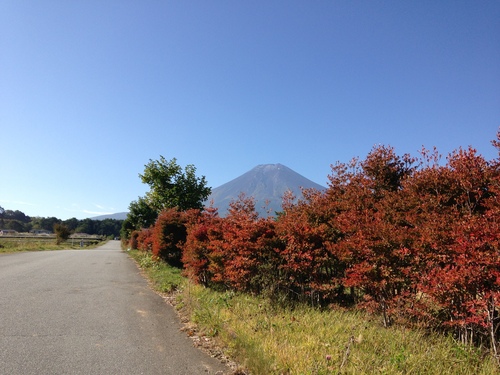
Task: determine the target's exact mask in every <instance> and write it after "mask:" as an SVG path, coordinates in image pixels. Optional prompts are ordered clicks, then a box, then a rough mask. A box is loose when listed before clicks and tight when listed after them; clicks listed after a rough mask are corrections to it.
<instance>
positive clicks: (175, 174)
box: [139, 156, 211, 212]
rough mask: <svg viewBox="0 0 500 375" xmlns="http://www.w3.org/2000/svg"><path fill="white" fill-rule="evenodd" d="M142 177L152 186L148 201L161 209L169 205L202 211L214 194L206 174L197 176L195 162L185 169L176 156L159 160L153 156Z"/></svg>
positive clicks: (183, 209)
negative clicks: (208, 184)
mask: <svg viewBox="0 0 500 375" xmlns="http://www.w3.org/2000/svg"><path fill="white" fill-rule="evenodd" d="M139 176H140V178H141V180H142V182H143V183H145V184H148V185H149V186H150V191H149V192H147V193H146V200H147V202H148V204H149V205H150V206H151V207H152V208H153V209H155V210H156V211H157V212H160V211H161V210H164V209H167V208H177V210H179V211H186V210H189V209H192V208H197V209H200V210H201V209H202V208H203V202H204V201H205V200H206V199H207V198H208V196H209V195H210V193H211V188H209V187H207V182H206V179H205V176H201V177H196V167H195V166H194V165H192V164H189V165H187V166H186V167H185V168H184V170H183V169H182V167H181V166H179V165H178V164H177V159H176V158H173V159H172V160H169V161H168V160H166V159H165V158H164V157H163V156H160V159H159V160H151V159H150V160H149V163H148V164H146V165H145V169H144V173H143V174H139Z"/></svg>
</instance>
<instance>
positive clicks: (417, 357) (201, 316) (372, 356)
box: [133, 252, 499, 375]
mask: <svg viewBox="0 0 500 375" xmlns="http://www.w3.org/2000/svg"><path fill="white" fill-rule="evenodd" d="M133 256H134V257H135V258H136V259H137V260H138V262H139V263H140V264H141V265H142V266H143V267H145V269H146V270H147V274H148V275H149V277H151V278H153V283H154V285H156V288H157V289H160V290H161V291H166V290H168V289H170V290H174V289H178V290H179V292H178V295H177V299H178V302H179V303H178V305H177V306H178V308H182V309H183V310H184V312H185V313H187V314H188V315H189V316H190V319H191V320H192V322H194V323H195V324H196V325H197V326H198V329H199V330H200V332H201V333H202V334H204V335H207V336H211V337H213V338H214V339H215V340H216V341H217V342H218V343H219V345H220V346H222V347H223V348H224V350H225V352H226V354H227V355H228V356H229V357H231V358H232V359H234V360H235V361H236V362H238V363H240V364H241V365H242V366H243V367H244V368H245V369H247V371H248V373H250V374H254V375H260V374H262V375H264V374H266V375H267V374H277V375H278V374H297V375H298V374H311V375H313V374H314V375H322V374H325V375H326V374H389V375H390V374H463V375H466V374H467V375H469V374H470V375H472V374H498V373H499V371H498V368H497V366H496V364H495V361H494V359H493V358H492V356H491V355H489V353H486V352H483V351H481V350H480V349H479V348H474V347H466V346H462V345H461V344H459V343H457V342H455V341H454V340H453V339H452V338H450V337H444V336H442V335H438V334H432V333H425V332H422V331H415V330H408V329H404V328H400V327H391V328H384V327H383V325H382V322H381V319H379V318H378V317H374V316H370V315H366V314H364V313H361V312H359V311H347V310H340V309H338V310H337V309H332V310H328V311H321V310H319V309H314V308H311V307H307V306H303V305H302V306H295V307H283V306H279V305H277V304H275V303H273V302H272V301H270V300H269V299H265V298H262V297H258V296H250V295H246V294H238V293H234V292H217V291H213V290H210V289H207V288H204V287H201V286H199V285H194V284H193V283H191V282H190V281H188V280H186V279H183V278H182V277H181V276H180V272H179V270H175V269H173V268H172V267H170V266H167V265H166V264H164V263H156V262H153V263H156V265H155V264H153V263H151V262H152V260H151V257H150V256H148V255H141V254H140V253H137V252H136V253H133ZM148 257H149V258H148ZM148 270H149V271H148ZM164 273H170V275H169V276H166V275H165V274H164ZM166 280H169V281H166ZM164 285H168V287H166V288H165V287H164Z"/></svg>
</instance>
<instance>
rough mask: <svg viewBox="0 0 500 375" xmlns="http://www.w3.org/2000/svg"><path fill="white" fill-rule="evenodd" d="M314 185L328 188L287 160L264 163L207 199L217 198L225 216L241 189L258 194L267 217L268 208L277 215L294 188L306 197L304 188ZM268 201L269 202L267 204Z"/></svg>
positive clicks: (262, 213)
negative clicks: (295, 169)
mask: <svg viewBox="0 0 500 375" xmlns="http://www.w3.org/2000/svg"><path fill="white" fill-rule="evenodd" d="M301 188H304V189H309V188H314V189H317V190H325V187H324V186H321V185H319V184H317V183H315V182H313V181H311V180H309V179H307V178H306V177H304V176H302V175H300V174H299V173H297V172H295V171H293V170H292V169H290V168H288V167H287V166H285V165H283V164H261V165H258V166H256V167H255V168H253V169H251V170H250V171H248V172H246V173H244V174H242V175H241V176H239V177H237V178H235V179H234V180H231V181H229V182H227V183H225V184H223V185H221V186H219V187H217V188H215V189H212V194H210V196H209V197H208V199H207V202H206V205H209V204H210V202H213V206H214V207H217V208H218V210H219V215H220V216H222V217H224V216H225V215H226V214H227V212H228V208H229V204H230V203H231V201H233V200H236V199H237V198H238V196H239V195H240V193H244V194H245V195H246V196H251V197H254V198H255V210H256V211H257V212H258V213H259V215H260V216H262V217H266V216H267V215H268V211H269V214H270V215H274V213H275V212H276V211H278V212H279V211H281V209H282V208H281V204H282V198H283V194H284V193H285V192H286V191H287V190H291V191H292V192H293V194H294V195H295V196H296V197H297V198H301V197H302V190H301ZM266 201H268V202H269V204H268V205H267V206H266Z"/></svg>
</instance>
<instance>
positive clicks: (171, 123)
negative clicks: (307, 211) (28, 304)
mask: <svg viewBox="0 0 500 375" xmlns="http://www.w3.org/2000/svg"><path fill="white" fill-rule="evenodd" d="M499 120H500V2H499V1H460V0H454V1H424V0H423V1H420V0H419V1H293V0H287V1H254V0H252V1H206V0H203V1H156V0H155V1H153V0H146V1H135V0H134V1H126V0H125V1H124V0H116V1H113V0H109V1H91V0H85V1H50V0H46V1H34V0H33V1H23V0H21V1H19V0H3V1H2V2H0V158H1V163H0V206H2V207H4V208H5V209H12V210H21V211H23V212H25V213H26V214H28V215H30V216H56V217H58V218H61V219H67V218H71V217H76V218H78V219H82V218H85V217H92V216H96V215H99V214H104V213H113V212H121V211H126V210H127V208H128V205H129V203H130V202H131V201H132V200H135V199H137V197H138V196H143V195H144V193H145V192H146V191H147V186H146V185H143V184H142V183H141V181H140V179H139V177H138V174H139V173H141V172H142V171H143V170H144V165H145V164H146V163H147V162H148V161H149V159H153V160H155V159H158V158H159V157H160V155H163V156H164V157H165V158H167V159H171V158H173V157H175V158H177V161H178V163H179V164H180V165H181V166H183V167H184V166H185V165H187V164H194V165H195V166H196V168H197V172H198V175H204V176H206V178H207V181H208V184H209V186H211V187H217V186H220V185H222V184H223V183H225V182H228V181H230V180H231V179H233V178H235V177H238V176H239V175H241V174H243V173H244V172H246V171H248V170H250V169H251V168H253V167H254V166H256V165H258V164H267V163H282V164H284V165H286V166H288V167H289V168H292V169H293V170H295V171H296V172H298V173H300V174H302V175H303V176H305V177H307V178H309V179H311V180H313V181H315V182H317V183H319V184H322V185H325V186H326V182H327V175H328V174H329V173H330V165H331V164H334V163H335V162H336V161H342V162H347V161H349V160H350V159H351V158H353V157H356V156H359V157H361V158H364V157H365V156H366V155H367V153H368V152H369V151H370V150H371V149H372V147H373V146H374V145H375V144H385V145H390V146H392V147H394V148H395V149H396V152H397V153H398V154H400V155H402V154H404V153H410V154H412V155H415V156H416V155H418V151H419V150H420V149H421V147H422V145H424V146H426V147H427V148H432V147H433V146H436V147H437V148H438V149H439V151H440V152H441V153H442V154H443V155H447V154H448V153H449V152H451V151H453V150H454V149H457V148H458V147H460V146H462V147H467V146H468V145H472V146H473V147H475V148H476V149H477V150H478V152H479V153H481V154H482V155H484V156H485V157H486V158H487V159H493V158H496V157H497V156H498V155H497V153H496V150H495V149H494V148H493V147H492V146H491V145H490V141H491V140H492V139H494V138H495V136H496V132H497V130H498V128H499V126H500V121H499Z"/></svg>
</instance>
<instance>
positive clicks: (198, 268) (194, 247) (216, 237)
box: [182, 208, 222, 286]
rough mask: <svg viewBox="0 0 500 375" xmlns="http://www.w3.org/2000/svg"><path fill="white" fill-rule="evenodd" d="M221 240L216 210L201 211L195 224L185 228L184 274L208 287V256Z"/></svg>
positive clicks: (210, 279) (210, 275) (209, 274)
mask: <svg viewBox="0 0 500 375" xmlns="http://www.w3.org/2000/svg"><path fill="white" fill-rule="evenodd" d="M221 239H222V232H221V218H220V217H219V216H218V213H217V209H214V208H208V209H206V210H205V211H203V212H202V213H201V214H200V215H199V217H198V220H197V221H196V222H193V223H191V224H190V225H189V226H188V227H187V237H186V242H185V244H184V247H183V254H182V263H183V264H184V270H185V272H184V273H185V274H186V275H187V276H188V277H190V278H191V279H192V280H194V281H195V282H197V283H200V284H202V285H205V286H209V285H210V284H211V282H212V278H213V274H212V272H210V256H211V251H212V249H213V246H214V245H215V243H216V242H217V241H220V240H221Z"/></svg>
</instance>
